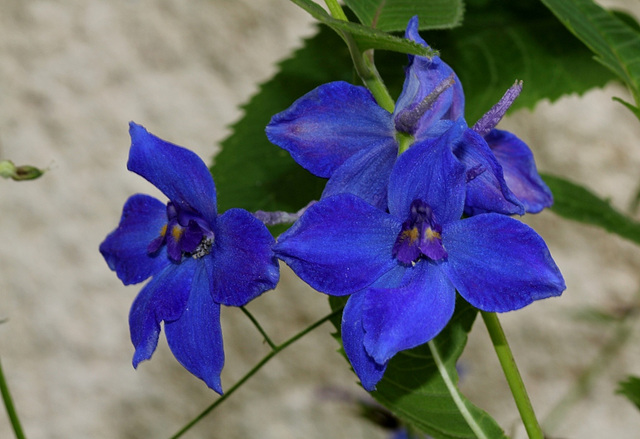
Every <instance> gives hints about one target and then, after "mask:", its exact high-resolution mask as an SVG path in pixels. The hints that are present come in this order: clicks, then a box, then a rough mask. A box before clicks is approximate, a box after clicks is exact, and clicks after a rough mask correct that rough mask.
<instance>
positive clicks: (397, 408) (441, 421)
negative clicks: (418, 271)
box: [330, 297, 506, 439]
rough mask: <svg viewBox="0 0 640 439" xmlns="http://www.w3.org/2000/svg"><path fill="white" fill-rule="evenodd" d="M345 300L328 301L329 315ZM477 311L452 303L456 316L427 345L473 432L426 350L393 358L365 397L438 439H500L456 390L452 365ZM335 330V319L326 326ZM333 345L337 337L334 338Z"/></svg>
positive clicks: (487, 419)
mask: <svg viewBox="0 0 640 439" xmlns="http://www.w3.org/2000/svg"><path fill="white" fill-rule="evenodd" d="M345 300H346V298H344V297H338V298H334V297H331V298H330V304H331V307H332V309H337V308H338V307H340V306H344V303H345ZM477 314H478V311H477V310H476V309H475V308H473V307H472V306H471V305H469V304H468V303H467V302H465V301H464V300H463V299H462V298H460V297H458V300H457V301H456V311H455V313H454V315H453V317H452V318H451V321H450V322H449V324H448V325H447V326H446V327H445V329H443V330H442V332H441V333H440V334H439V335H438V336H437V337H436V338H435V339H433V349H435V350H436V354H437V355H438V357H439V358H440V359H441V361H442V362H443V363H444V366H445V369H446V374H447V375H448V378H449V379H450V380H451V382H452V384H453V385H455V386H456V389H455V391H456V392H457V396H459V397H460V398H461V401H462V403H463V404H464V407H465V409H466V410H467V411H468V413H469V415H470V416H471V418H472V423H473V424H474V429H475V432H474V430H472V428H471V427H470V426H469V424H468V422H467V420H466V419H465V417H464V416H463V415H462V413H461V411H460V409H459V407H458V405H457V404H456V401H455V398H454V397H453V396H452V394H451V389H450V387H449V386H447V383H446V381H445V379H444V378H443V376H442V375H441V373H440V371H439V369H438V366H437V365H436V361H435V360H434V355H433V354H432V351H431V349H430V347H429V346H428V345H426V344H425V345H423V346H419V347H417V348H415V349H411V350H408V351H404V352H400V353H399V354H396V355H395V356H394V357H393V358H392V359H391V361H390V362H389V365H388V366H387V370H386V372H385V374H384V377H383V378H382V380H381V381H380V382H379V383H378V385H377V390H376V391H374V392H371V395H372V396H373V397H374V398H375V399H376V400H377V401H378V402H379V403H380V404H382V405H383V406H385V407H386V408H387V409H389V410H390V411H391V412H392V413H393V414H394V415H395V416H397V417H398V418H399V419H400V420H402V421H404V422H406V423H408V424H410V425H412V426H414V427H416V428H418V429H419V430H420V431H422V432H424V433H427V434H430V435H432V436H434V437H437V438H443V439H463V438H470V439H471V438H476V437H478V436H480V437H482V435H484V437H485V438H487V439H494V438H496V439H499V438H505V437H506V436H505V435H504V432H503V431H502V429H501V428H500V426H498V424H497V423H496V422H495V421H494V420H493V418H491V417H490V416H489V415H488V414H487V413H486V412H484V411H483V410H481V409H479V408H478V407H476V406H475V405H473V404H472V403H471V402H470V401H469V400H467V399H466V398H465V397H464V396H463V395H461V394H460V393H459V391H458V390H457V382H458V372H457V370H456V362H457V361H458V358H459V357H460V355H461V354H462V351H463V349H464V347H465V345H466V343H467V334H468V333H469V331H470V330H471V326H472V325H473V322H474V320H475V318H476V316H477ZM332 323H333V324H334V325H335V326H336V328H337V329H338V331H339V329H340V319H336V320H334V321H333V322H332ZM337 339H338V340H340V339H339V337H337Z"/></svg>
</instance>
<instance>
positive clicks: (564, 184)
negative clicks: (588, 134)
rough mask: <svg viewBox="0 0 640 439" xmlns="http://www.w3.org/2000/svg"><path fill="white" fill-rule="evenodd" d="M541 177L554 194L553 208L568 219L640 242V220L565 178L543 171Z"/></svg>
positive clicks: (552, 209)
mask: <svg viewBox="0 0 640 439" xmlns="http://www.w3.org/2000/svg"><path fill="white" fill-rule="evenodd" d="M542 178H543V180H544V181H545V183H547V185H548V186H549V188H550V189H551V192H552V193H553V199H554V202H553V206H552V207H551V211H553V212H555V213H556V214H558V215H560V216H562V217H564V218H567V219H571V220H574V221H578V222H581V223H585V224H591V225H594V226H598V227H602V228H603V229H605V230H607V231H608V232H611V233H615V234H616V235H618V236H620V237H622V238H625V239H628V240H629V241H632V242H635V243H636V244H640V223H638V222H637V221H634V220H633V219H631V218H629V217H627V216H626V215H624V214H622V213H620V212H618V211H617V210H616V209H614V208H613V207H611V204H609V202H608V201H606V200H603V199H601V198H599V197H598V196H596V195H595V194H593V193H592V192H591V191H589V190H588V189H586V188H584V187H582V186H580V185H577V184H575V183H572V182H570V181H569V180H565V179H564V178H561V177H557V176H553V175H548V174H543V175H542Z"/></svg>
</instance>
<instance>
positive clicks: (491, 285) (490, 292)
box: [442, 213, 565, 312]
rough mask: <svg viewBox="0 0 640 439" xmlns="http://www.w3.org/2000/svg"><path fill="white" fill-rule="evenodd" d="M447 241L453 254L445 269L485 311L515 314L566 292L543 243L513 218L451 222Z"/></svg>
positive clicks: (484, 217)
mask: <svg viewBox="0 0 640 439" xmlns="http://www.w3.org/2000/svg"><path fill="white" fill-rule="evenodd" d="M442 243H443V245H444V246H445V248H446V249H447V252H449V259H448V261H447V262H445V263H442V269H443V270H444V271H445V272H446V274H447V276H448V277H449V279H450V280H451V282H452V283H453V285H454V286H455V287H456V288H457V289H458V291H459V292H460V295H461V296H462V297H464V298H465V299H466V300H467V301H468V302H469V303H471V304H472V305H473V306H475V307H476V308H479V309H481V310H483V311H491V312H503V311H512V310H515V309H519V308H522V307H523V306H526V305H528V304H530V303H531V302H533V301H534V300H539V299H544V298H547V297H551V296H558V295H560V294H561V293H562V291H563V290H564V289H565V284H564V279H563V278H562V274H561V273H560V270H558V267H557V266H556V264H555V262H554V261H553V259H552V258H551V255H550V254H549V249H548V248H547V246H546V244H545V243H544V241H543V239H542V238H541V237H540V235H538V234H537V233H536V232H535V231H533V230H532V229H531V228H530V227H529V226H527V225H525V224H523V223H521V222H520V221H517V220H515V219H513V218H509V217H507V216H503V215H499V214H493V213H488V214H481V215H476V216H473V217H471V218H467V219H464V220H461V221H458V222H455V223H451V224H447V225H445V226H444V227H443V229H442Z"/></svg>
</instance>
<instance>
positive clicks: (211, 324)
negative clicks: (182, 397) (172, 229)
mask: <svg viewBox="0 0 640 439" xmlns="http://www.w3.org/2000/svg"><path fill="white" fill-rule="evenodd" d="M209 291H210V286H209V279H208V275H207V272H206V270H205V268H204V266H203V264H198V269H197V271H196V272H195V275H194V278H193V283H192V284H191V289H190V291H189V301H188V302H187V306H186V308H185V310H184V312H183V313H182V315H181V316H180V318H179V319H178V320H174V321H172V322H165V324H164V330H165V333H166V335H167V342H168V343H169V347H170V348H171V352H173V355H174V356H175V357H176V359H177V360H178V361H179V362H180V364H182V366H184V368H185V369H187V370H188V371H189V372H191V373H192V374H194V375H195V376H197V377H198V378H200V379H201V380H203V381H204V382H205V383H207V386H209V387H210V388H211V389H213V390H215V391H216V392H218V393H220V394H222V384H221V383H220V372H222V367H223V366H224V349H223V346H222V329H221V328H220V305H219V304H217V303H214V302H213V300H211V294H210V293H209Z"/></svg>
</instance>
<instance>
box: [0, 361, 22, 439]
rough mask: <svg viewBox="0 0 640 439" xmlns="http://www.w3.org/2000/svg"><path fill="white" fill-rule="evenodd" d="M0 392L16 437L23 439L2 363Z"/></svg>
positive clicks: (0, 368)
mask: <svg viewBox="0 0 640 439" xmlns="http://www.w3.org/2000/svg"><path fill="white" fill-rule="evenodd" d="M0 392H1V393H2V400H3V401H4V406H5V408H6V409H7V415H9V420H10V421H11V426H12V427H13V432H14V433H15V435H16V439H25V435H24V432H23V431H22V426H21V425H20V419H19V418H18V413H17V412H16V409H15V408H14V406H13V399H12V398H11V393H9V386H7V381H6V380H5V379H4V372H3V371H2V364H0Z"/></svg>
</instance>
